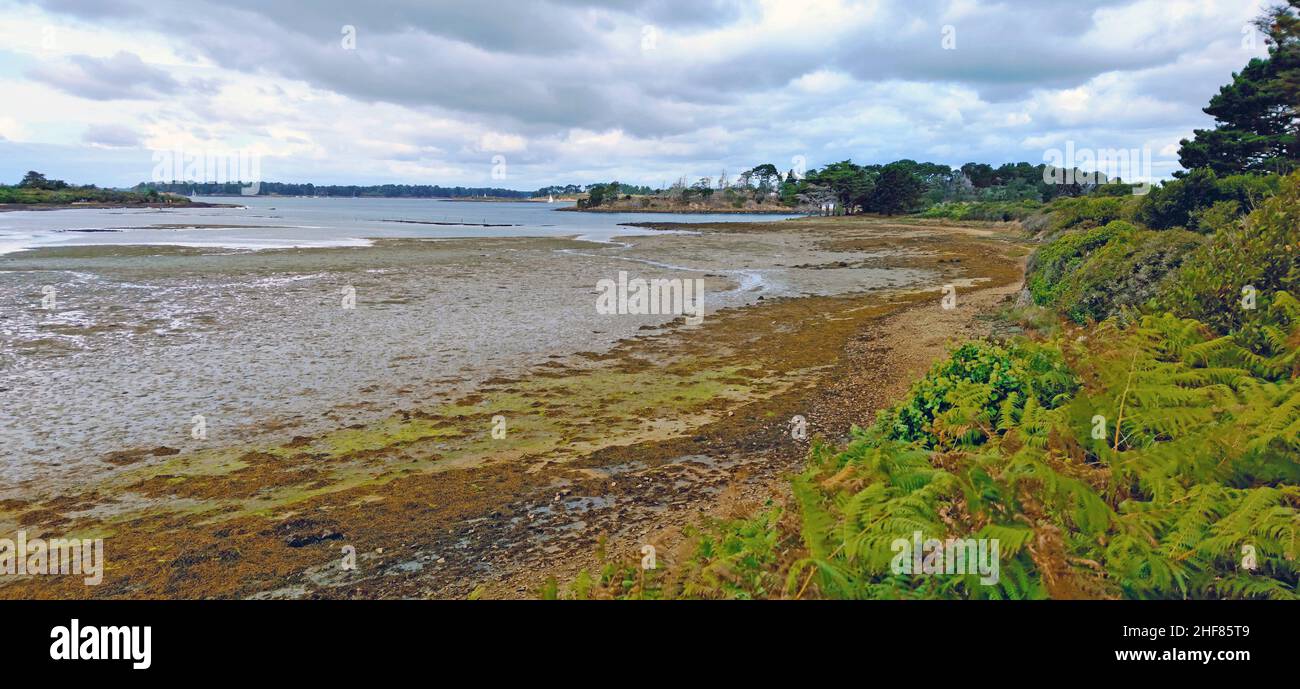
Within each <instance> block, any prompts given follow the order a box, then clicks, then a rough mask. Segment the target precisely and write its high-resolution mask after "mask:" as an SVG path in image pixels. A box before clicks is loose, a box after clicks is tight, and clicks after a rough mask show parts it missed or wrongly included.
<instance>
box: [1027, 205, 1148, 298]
mask: <svg viewBox="0 0 1300 689" xmlns="http://www.w3.org/2000/svg"><path fill="white" fill-rule="evenodd" d="M1136 231H1137V228H1135V227H1133V225H1131V224H1129V223H1127V222H1123V221H1113V222H1110V223H1108V224H1106V225H1105V226H1102V227H1093V228H1091V229H1086V230H1073V231H1070V232H1066V233H1065V234H1061V235H1058V236H1057V237H1056V239H1054V240H1053V241H1052V242H1051V243H1049V244H1047V245H1046V246H1044V247H1042V248H1041V249H1039V250H1038V251H1037V252H1035V253H1034V255H1033V256H1032V257H1031V258H1030V261H1029V266H1028V268H1027V272H1026V280H1025V282H1026V285H1027V286H1028V287H1029V294H1030V296H1031V297H1033V300H1034V303H1035V304H1038V305H1039V306H1054V305H1055V304H1056V303H1057V300H1058V298H1059V295H1060V292H1061V290H1063V289H1064V288H1065V284H1064V280H1065V277H1066V276H1067V275H1069V274H1070V273H1072V272H1074V271H1075V270H1077V269H1078V267H1079V266H1080V265H1082V264H1083V262H1084V261H1085V260H1086V259H1087V257H1088V254H1090V253H1092V252H1093V251H1096V250H1097V249H1100V248H1101V247H1103V246H1106V244H1108V243H1110V242H1111V241H1112V240H1114V239H1115V238H1117V237H1120V236H1124V235H1128V234H1132V233H1133V232H1136Z"/></svg>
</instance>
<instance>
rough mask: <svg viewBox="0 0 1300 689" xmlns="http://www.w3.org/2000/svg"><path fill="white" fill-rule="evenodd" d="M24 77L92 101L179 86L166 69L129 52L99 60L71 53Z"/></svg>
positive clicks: (132, 96) (149, 93) (137, 95)
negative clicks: (150, 64) (151, 65)
mask: <svg viewBox="0 0 1300 689" xmlns="http://www.w3.org/2000/svg"><path fill="white" fill-rule="evenodd" d="M27 76H28V77H30V78H32V79H35V80H36V81H40V82H44V83H46V84H48V85H50V86H53V87H55V88H57V89H59V90H61V91H64V92H67V93H70V94H72V95H74V96H80V97H82V98H90V99H92V100H118V99H140V98H157V97H158V96H160V95H165V94H169V93H172V92H174V91H176V89H177V88H178V87H179V86H180V84H178V83H177V82H176V80H175V79H173V78H172V77H171V75H169V74H168V73H167V72H165V71H163V70H161V69H158V68H157V67H150V66H149V65H146V64H145V63H144V61H143V60H141V59H140V56H139V55H136V54H135V53H128V52H119V53H117V54H115V55H113V56H112V57H107V58H102V59H100V58H94V57H90V56H88V55H73V56H71V57H68V58H67V59H64V60H60V61H57V62H47V63H43V64H39V65H37V66H35V67H33V68H32V69H31V70H29V71H28V72H27Z"/></svg>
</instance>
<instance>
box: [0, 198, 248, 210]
mask: <svg viewBox="0 0 1300 689" xmlns="http://www.w3.org/2000/svg"><path fill="white" fill-rule="evenodd" d="M241 207H242V205H241V204H233V203H207V202H204V201H191V202H189V203H157V202H149V203H120V202H119V203H113V202H108V201H106V202H103V203H99V202H88V203H0V213H9V212H13V211H65V210H76V209H78V208H88V209H92V210H105V209H109V210H113V209H119V208H120V209H126V208H158V209H162V208H241Z"/></svg>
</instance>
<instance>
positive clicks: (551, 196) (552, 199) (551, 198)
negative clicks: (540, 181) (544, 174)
mask: <svg viewBox="0 0 1300 689" xmlns="http://www.w3.org/2000/svg"><path fill="white" fill-rule="evenodd" d="M546 202H547V203H555V195H554V194H547V195H546Z"/></svg>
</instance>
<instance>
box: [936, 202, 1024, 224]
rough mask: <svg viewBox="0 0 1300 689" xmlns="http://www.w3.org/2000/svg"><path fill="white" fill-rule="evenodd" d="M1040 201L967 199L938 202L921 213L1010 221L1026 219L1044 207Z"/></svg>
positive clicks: (946, 216) (955, 218)
mask: <svg viewBox="0 0 1300 689" xmlns="http://www.w3.org/2000/svg"><path fill="white" fill-rule="evenodd" d="M1042 207H1043V204H1042V203H1039V202H1038V201H967V202H954V203H938V204H935V205H933V206H930V207H929V208H927V209H925V210H924V211H922V213H921V217H923V218H943V219H947V220H984V221H993V222H1010V221H1012V220H1024V219H1025V218H1028V217H1029V216H1031V215H1033V214H1034V213H1036V212H1038V211H1039V210H1040V209H1042Z"/></svg>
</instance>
